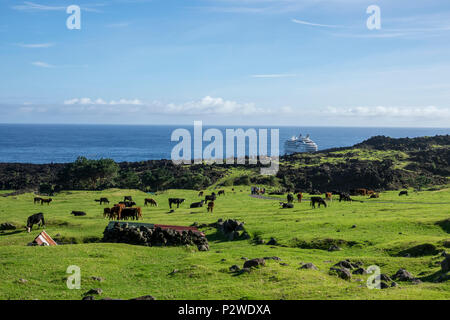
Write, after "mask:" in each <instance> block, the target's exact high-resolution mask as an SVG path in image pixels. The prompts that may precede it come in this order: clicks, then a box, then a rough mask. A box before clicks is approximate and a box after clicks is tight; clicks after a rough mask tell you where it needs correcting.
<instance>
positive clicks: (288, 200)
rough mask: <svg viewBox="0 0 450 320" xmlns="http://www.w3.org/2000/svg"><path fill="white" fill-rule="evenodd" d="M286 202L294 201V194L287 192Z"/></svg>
mask: <svg viewBox="0 0 450 320" xmlns="http://www.w3.org/2000/svg"><path fill="white" fill-rule="evenodd" d="M287 202H288V203H292V202H294V196H293V195H292V194H291V193H289V194H288V195H287Z"/></svg>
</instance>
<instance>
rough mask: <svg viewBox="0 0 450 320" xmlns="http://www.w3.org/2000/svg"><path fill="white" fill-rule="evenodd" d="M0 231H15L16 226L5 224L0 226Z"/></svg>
mask: <svg viewBox="0 0 450 320" xmlns="http://www.w3.org/2000/svg"><path fill="white" fill-rule="evenodd" d="M0 230H2V231H3V230H16V226H15V225H13V224H12V223H8V222H5V223H2V224H0Z"/></svg>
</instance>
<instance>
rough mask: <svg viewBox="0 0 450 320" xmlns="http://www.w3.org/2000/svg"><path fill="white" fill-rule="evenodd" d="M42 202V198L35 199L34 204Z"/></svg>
mask: <svg viewBox="0 0 450 320" xmlns="http://www.w3.org/2000/svg"><path fill="white" fill-rule="evenodd" d="M41 200H42V198H39V197H35V198H34V204H36V203H40V202H41Z"/></svg>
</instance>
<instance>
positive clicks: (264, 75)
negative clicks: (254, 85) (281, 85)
mask: <svg viewBox="0 0 450 320" xmlns="http://www.w3.org/2000/svg"><path fill="white" fill-rule="evenodd" d="M296 76H297V74H295V73H272V74H253V75H251V77H252V78H291V77H296Z"/></svg>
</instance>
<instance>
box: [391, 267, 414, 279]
mask: <svg viewBox="0 0 450 320" xmlns="http://www.w3.org/2000/svg"><path fill="white" fill-rule="evenodd" d="M392 279H394V280H398V281H413V280H415V279H416V278H415V277H414V276H413V275H412V274H411V273H409V272H408V271H406V270H405V269H403V268H402V269H399V270H398V271H397V273H396V274H394V275H393V276H392Z"/></svg>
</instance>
